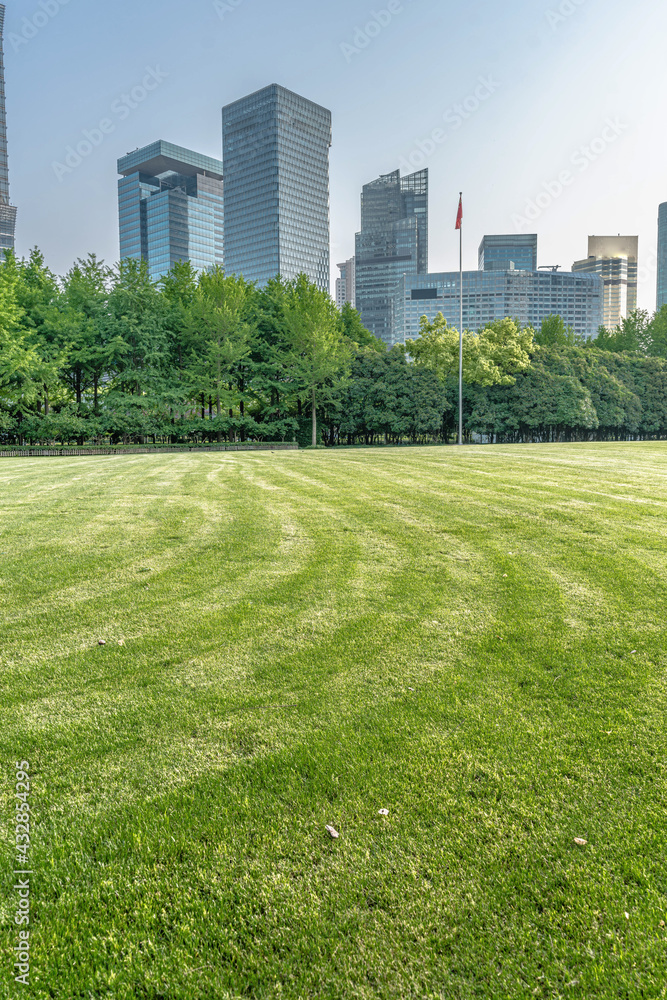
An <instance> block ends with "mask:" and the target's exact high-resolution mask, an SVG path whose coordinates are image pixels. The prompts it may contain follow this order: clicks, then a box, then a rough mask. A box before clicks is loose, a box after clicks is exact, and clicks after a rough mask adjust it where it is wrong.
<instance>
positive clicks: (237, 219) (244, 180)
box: [222, 83, 331, 291]
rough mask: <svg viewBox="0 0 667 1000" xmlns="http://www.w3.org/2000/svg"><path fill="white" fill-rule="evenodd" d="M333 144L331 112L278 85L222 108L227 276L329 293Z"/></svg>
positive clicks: (272, 85) (262, 283) (260, 283)
mask: <svg viewBox="0 0 667 1000" xmlns="http://www.w3.org/2000/svg"><path fill="white" fill-rule="evenodd" d="M330 146H331V112H330V111H327V110H326V108H322V107H320V106H319V104H314V103H313V102H312V101H309V100H307V99H306V98H305V97H300V96H299V95H298V94H293V93H292V92H291V91H289V90H285V88H284V87H280V86H278V84H275V83H274V84H271V86H269V87H265V88H264V89H263V90H259V91H257V92H256V93H254V94H250V95H249V96H248V97H243V98H241V100H239V101H234V103H233V104H228V105H227V106H226V107H224V108H223V109H222V149H223V153H222V161H223V165H224V172H225V268H226V270H227V272H228V273H232V274H242V275H243V276H244V277H245V278H246V279H247V280H248V281H256V282H258V284H259V285H260V286H262V285H265V284H266V282H267V281H268V280H269V279H270V278H275V277H276V276H277V275H281V276H282V277H283V278H287V279H290V278H293V277H295V276H296V275H297V274H300V273H304V274H306V275H307V276H308V277H309V278H310V279H311V281H313V282H315V283H316V284H317V285H318V286H319V287H320V288H322V289H323V290H326V291H329V288H330V283H331V275H330V264H329V149H330Z"/></svg>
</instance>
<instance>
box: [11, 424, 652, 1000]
mask: <svg viewBox="0 0 667 1000" xmlns="http://www.w3.org/2000/svg"><path fill="white" fill-rule="evenodd" d="M666 514H667V445H664V444H639V445H626V444H623V445H614V444H603V445H568V446H555V445H552V446H522V447H495V448H466V449H464V450H462V451H458V450H456V449H454V448H433V449H400V450H399V449H397V450H391V449H388V450H377V451H365V450H359V451H357V450H347V451H340V452H336V453H330V452H321V451H316V452H283V453H276V454H271V453H258V454H205V455H194V454H193V455H190V454H184V455H168V456H153V455H142V456H132V457H122V458H77V459H52V460H51V461H49V462H45V461H44V460H40V459H35V460H30V459H21V460H17V461H14V460H11V459H7V460H6V461H5V462H3V463H2V464H1V465H0V550H1V554H2V559H1V562H0V578H1V589H0V600H1V601H2V614H1V618H2V626H1V629H2V632H1V637H0V686H1V688H2V690H1V692H0V699H1V703H2V706H3V707H2V726H1V727H0V741H1V745H2V756H3V760H4V761H5V766H4V768H3V772H4V774H5V781H4V787H3V788H2V807H3V809H5V812H4V815H5V816H8V815H9V813H8V812H7V811H6V810H7V809H9V808H12V809H13V806H12V798H11V796H12V795H13V785H12V784H11V782H10V778H11V776H12V775H11V772H12V768H13V767H14V762H15V761H18V760H26V761H29V762H30V764H31V768H32V774H33V789H32V795H31V798H32V805H33V810H34V816H33V823H34V843H35V846H34V849H33V859H32V865H33V870H34V872H35V876H34V879H33V886H32V894H33V896H32V900H31V905H32V913H33V918H34V923H33V925H32V928H31V929H32V934H33V941H32V946H31V953H32V957H31V987H30V992H31V996H32V997H35V998H40V1000H41V998H46V997H57V998H66V1000H74V998H79V997H81V998H86V1000H87V998H89V997H94V998H98V997H100V998H101V997H105V998H106V997H112V998H114V1000H134V998H136V997H140V998H146V1000H148V998H151V1000H157V998H168V1000H198V998H221V1000H222V998H231V997H234V998H235V997H252V998H259V1000H274V998H277V997H283V998H290V1000H292V998H293V1000H297V998H307V997H308V998H310V997H317V998H331V1000H333V998H336V1000H339V998H340V1000H347V998H351V997H355V998H362V1000H366V998H383V1000H385V998H386V1000H389V998H392V1000H406V998H413V997H414V998H420V1000H422V998H429V1000H431V998H437V1000H440V998H447V1000H450V998H456V1000H468V998H473V997H474V998H485V1000H487V998H497V1000H508V998H526V997H532V996H536V997H543V998H559V997H567V998H570V997H576V998H582V1000H583V998H586V1000H590V998H604V1000H608V998H610V997H612V996H613V997H627V998H635V997H650V998H654V997H655V998H657V997H662V996H665V995H666V992H665V991H666V989H667V978H666V977H667V971H666V970H667V963H666V960H665V955H666V954H667V930H666V929H665V926H664V922H665V921H667V912H666V911H667V901H666V894H665V890H666V889H667V869H666V868H665V863H664V859H665V857H667V844H666V840H667V835H666V833H665V831H666V830H667V810H666V802H667V797H666V794H665V775H666V771H665V768H666V765H667V758H666V753H665V750H666V742H665V717H666V716H665V709H666V708H667V698H666V693H665V664H666V659H667V657H666V654H665V648H666V642H665V630H666V629H665V599H666V596H667V557H666V549H667V546H666V533H667V519H666ZM100 640H104V641H105V642H106V645H105V646H100V645H98V643H99V641H100ZM8 775H9V777H7V776H8ZM12 780H13V779H12ZM383 809H384V810H388V815H386V816H385V815H380V810H383ZM327 825H331V826H333V827H334V828H335V829H336V830H337V831H338V832H339V833H340V837H339V838H338V839H337V840H334V839H332V838H331V837H330V835H329V834H328V833H327V831H326V829H325V828H326V826H327ZM6 831H7V826H6V825H5V834H4V836H3V840H2V863H3V871H4V872H5V883H6V886H7V887H8V888H9V887H10V881H9V879H10V878H11V874H10V873H11V871H12V865H13V852H12V851H11V844H10V840H9V834H8V833H7V832H6ZM575 838H579V839H582V840H585V841H587V843H586V844H585V845H578V844H576V843H575ZM14 910H15V900H14V898H13V896H12V893H11V892H8V893H7V894H5V897H4V898H3V901H2V903H1V904H0V914H1V917H2V933H1V935H0V941H1V942H2V954H1V955H0V961H1V962H2V963H3V967H2V970H1V972H0V996H1V997H3V998H5V997H7V998H8V997H14V996H15V995H16V990H15V989H14V986H15V984H13V982H12V978H11V976H12V973H11V964H12V961H13V959H12V952H11V948H12V947H14V944H15V941H14V929H13V914H14Z"/></svg>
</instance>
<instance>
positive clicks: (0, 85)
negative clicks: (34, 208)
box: [0, 4, 16, 252]
mask: <svg viewBox="0 0 667 1000" xmlns="http://www.w3.org/2000/svg"><path fill="white" fill-rule="evenodd" d="M4 28H5V5H4V4H0V252H1V251H2V250H13V249H14V242H15V235H16V208H15V207H14V206H13V205H11V204H10V201H9V161H8V155H7V108H6V103H5V60H4V53H3V49H4V45H3V41H4Z"/></svg>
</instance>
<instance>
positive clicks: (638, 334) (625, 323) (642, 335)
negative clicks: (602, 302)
mask: <svg viewBox="0 0 667 1000" xmlns="http://www.w3.org/2000/svg"><path fill="white" fill-rule="evenodd" d="M650 342H651V334H650V317H649V314H648V312H647V311H646V310H645V309H635V311H634V312H632V313H630V315H629V316H626V317H625V319H622V320H621V322H620V323H619V325H618V326H617V327H615V328H614V329H613V330H607V329H606V328H605V327H603V326H601V327H600V329H599V330H598V333H597V336H596V337H594V338H593V339H592V340H590V341H588V346H590V347H597V348H599V349H600V350H601V351H614V352H621V351H637V352H641V353H642V354H646V353H647V352H648V350H649V347H650Z"/></svg>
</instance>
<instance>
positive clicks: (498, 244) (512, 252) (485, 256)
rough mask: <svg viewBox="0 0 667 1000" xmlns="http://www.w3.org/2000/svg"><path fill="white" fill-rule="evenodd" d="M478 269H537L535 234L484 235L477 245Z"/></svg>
mask: <svg viewBox="0 0 667 1000" xmlns="http://www.w3.org/2000/svg"><path fill="white" fill-rule="evenodd" d="M479 269H480V271H537V234H536V233H526V234H521V235H518V234H516V233H513V234H510V235H508V236H485V237H484V239H483V240H482V242H481V243H480V245H479Z"/></svg>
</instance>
